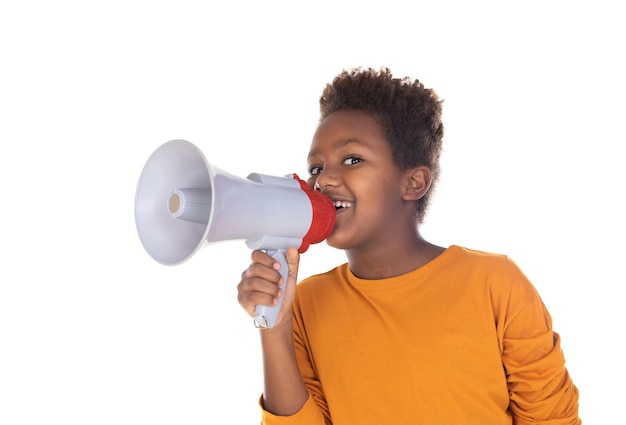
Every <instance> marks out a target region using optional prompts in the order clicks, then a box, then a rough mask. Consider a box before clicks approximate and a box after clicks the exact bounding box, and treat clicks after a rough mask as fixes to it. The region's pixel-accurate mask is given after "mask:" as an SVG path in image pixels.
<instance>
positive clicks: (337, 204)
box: [335, 201, 352, 208]
mask: <svg viewBox="0 0 626 425" xmlns="http://www.w3.org/2000/svg"><path fill="white" fill-rule="evenodd" d="M351 206H352V202H347V201H335V208H350V207H351Z"/></svg>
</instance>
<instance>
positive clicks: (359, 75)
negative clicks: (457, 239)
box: [320, 67, 443, 223]
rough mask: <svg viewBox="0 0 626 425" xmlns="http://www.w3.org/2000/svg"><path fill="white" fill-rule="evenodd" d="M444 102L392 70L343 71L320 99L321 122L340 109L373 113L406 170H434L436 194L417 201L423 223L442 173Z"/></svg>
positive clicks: (360, 69)
mask: <svg viewBox="0 0 626 425" xmlns="http://www.w3.org/2000/svg"><path fill="white" fill-rule="evenodd" d="M442 102H443V101H442V100H440V99H439V97H438V96H437V94H436V93H435V92H434V91H433V90H432V89H427V88H425V87H424V85H423V84H422V83H421V82H419V80H413V79H411V78H409V77H404V78H394V77H393V75H392V74H391V71H390V70H389V68H386V67H382V68H381V69H380V70H379V71H377V70H374V69H372V68H361V67H359V68H353V69H349V70H343V71H342V72H341V73H340V74H339V75H337V76H336V77H335V78H334V80H333V81H332V82H331V83H329V84H327V85H326V87H325V88H324V91H323V93H322V95H321V97H320V123H321V122H322V121H323V120H324V119H325V118H326V117H328V116H329V115H330V114H332V113H333V112H335V111H339V110H359V111H363V112H366V113H369V114H372V116H374V117H375V118H376V119H377V120H378V121H379V122H380V124H381V127H382V129H383V132H384V134H385V136H386V138H387V140H388V141H389V143H390V145H391V151H392V154H393V159H394V161H395V163H396V165H397V166H398V167H400V169H402V170H408V169H411V168H414V167H418V166H423V165H425V166H427V167H428V168H430V170H431V175H432V182H431V187H430V190H429V191H428V192H427V193H426V194H425V195H424V196H423V197H422V198H421V199H420V200H419V201H418V202H417V216H418V220H419V222H420V223H421V222H423V220H424V217H425V215H426V211H427V209H428V205H429V202H430V199H431V195H432V193H433V192H434V188H435V186H436V183H437V181H438V180H439V174H440V171H441V170H440V165H439V158H440V156H441V151H442V145H443V123H442V120H441V113H442V111H441V109H442V108H441V104H442Z"/></svg>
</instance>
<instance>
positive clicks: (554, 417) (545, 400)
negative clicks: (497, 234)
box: [498, 277, 580, 425]
mask: <svg viewBox="0 0 626 425" xmlns="http://www.w3.org/2000/svg"><path fill="white" fill-rule="evenodd" d="M503 301H505V303H504V305H506V307H504V306H503V308H502V311H503V312H504V311H506V313H505V314H503V315H501V316H500V324H499V326H498V327H499V329H501V330H502V332H503V334H502V342H503V343H502V361H503V364H504V367H505V371H506V374H507V382H508V386H509V391H510V394H511V404H510V410H511V413H513V415H514V423H515V424H517V425H522V424H530V423H533V424H535V423H550V424H554V425H557V424H559V425H578V424H580V418H579V416H578V389H577V388H576V386H575V385H574V383H573V382H572V379H571V378H570V376H569V374H568V371H567V369H566V368H565V357H564V355H563V351H562V350H561V345H560V338H559V335H558V334H557V333H556V332H554V331H553V329H552V318H551V317H550V314H549V313H548V310H547V309H546V307H545V305H544V304H543V302H542V301H541V298H540V297H539V295H538V294H537V292H536V290H535V288H534V287H533V286H532V284H531V283H530V282H528V281H527V280H526V279H525V278H524V277H522V278H521V279H519V280H518V281H517V283H516V284H514V285H512V288H511V292H510V293H509V294H508V297H506V299H505V300H503ZM544 421H545V422H544Z"/></svg>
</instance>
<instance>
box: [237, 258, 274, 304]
mask: <svg viewBox="0 0 626 425" xmlns="http://www.w3.org/2000/svg"><path fill="white" fill-rule="evenodd" d="M251 259H252V262H251V264H250V266H249V267H248V268H247V269H246V270H244V271H243V273H242V274H241V281H240V282H239V285H237V291H238V301H239V304H241V306H242V307H243V308H244V310H246V312H248V314H250V315H251V316H254V311H255V306H256V305H257V304H259V305H267V306H272V305H275V304H276V303H277V302H278V297H280V296H281V295H282V290H281V289H280V288H279V285H281V284H282V276H281V274H280V272H279V270H280V263H279V262H278V261H276V260H275V259H273V258H272V257H270V256H269V255H268V254H266V253H265V252H263V251H253V252H252V255H251Z"/></svg>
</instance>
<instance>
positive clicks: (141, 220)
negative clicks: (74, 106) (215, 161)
mask: <svg viewBox="0 0 626 425" xmlns="http://www.w3.org/2000/svg"><path fill="white" fill-rule="evenodd" d="M135 224H136V227H137V233H138V235H139V239H140V241H141V243H142V245H143V247H144V249H145V250H146V251H147V252H148V254H149V255H150V256H151V257H152V258H153V259H154V260H156V261H157V262H159V263H161V264H165V265H176V264H180V263H182V262H184V261H186V260H188V259H189V258H191V257H192V256H193V255H194V254H195V253H196V252H197V251H198V250H199V249H200V248H202V247H204V246H206V245H207V244H209V243H213V242H219V241H224V240H233V239H244V240H245V241H246V244H247V246H248V247H249V248H250V249H263V250H266V251H267V252H268V253H269V254H270V255H272V257H274V258H275V259H276V260H277V261H279V262H280V263H281V269H280V272H281V274H282V275H283V278H284V279H283V281H284V282H287V262H286V259H285V255H284V254H285V251H286V250H287V248H289V247H291V246H295V247H297V248H298V250H299V251H300V252H301V253H302V252H305V251H306V250H307V249H308V247H309V245H311V244H315V243H318V242H321V241H323V240H324V239H326V238H327V237H328V235H329V234H330V232H331V231H332V229H333V226H334V224H335V207H334V205H333V203H332V201H331V200H330V198H328V197H327V196H325V195H322V194H321V193H319V192H316V191H314V190H311V189H310V188H309V187H308V185H307V184H306V182H304V181H302V180H301V179H300V178H298V176H297V175H295V174H291V175H288V176H285V177H277V176H268V175H264V174H258V173H252V174H250V175H249V176H248V177H247V178H246V179H244V178H241V177H237V176H234V175H231V174H229V173H226V172H224V171H222V170H220V169H219V168H217V167H215V166H213V165H211V164H210V163H209V162H208V161H207V160H206V158H205V157H204V155H203V154H202V152H201V151H200V150H199V149H198V148H197V147H196V146H195V145H194V144H192V143H190V142H188V141H185V140H172V141H170V142H167V143H165V144H163V145H161V146H160V147H159V148H158V149H157V150H156V151H155V152H154V153H153V154H152V155H151V156H150V158H149V159H148V161H147V163H146V164H145V166H144V168H143V170H142V172H141V176H140V178H139V183H138V184H137V191H136V194H135ZM281 304H282V297H281V298H280V299H279V302H278V304H277V305H275V306H273V307H266V306H257V312H256V317H255V323H256V324H257V326H259V327H270V328H271V327H273V326H274V324H275V321H276V318H277V315H278V311H279V310H280V306H281Z"/></svg>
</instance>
